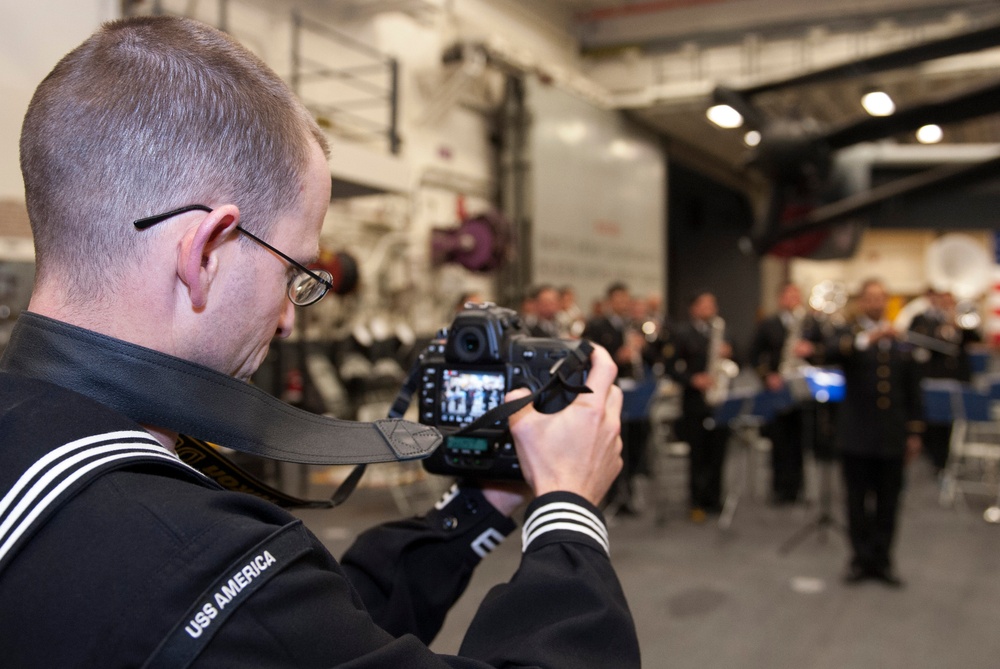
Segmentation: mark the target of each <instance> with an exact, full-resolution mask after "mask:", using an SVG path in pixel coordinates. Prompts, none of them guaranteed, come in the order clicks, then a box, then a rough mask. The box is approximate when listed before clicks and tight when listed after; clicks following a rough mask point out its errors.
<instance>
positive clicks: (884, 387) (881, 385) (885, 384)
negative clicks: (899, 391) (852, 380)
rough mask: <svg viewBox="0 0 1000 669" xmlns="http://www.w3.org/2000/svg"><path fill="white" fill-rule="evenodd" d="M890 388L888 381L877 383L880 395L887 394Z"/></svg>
mask: <svg viewBox="0 0 1000 669" xmlns="http://www.w3.org/2000/svg"><path fill="white" fill-rule="evenodd" d="M890 388H892V384H891V383H889V382H888V381H879V382H878V391H879V392H880V393H887V392H889V389H890Z"/></svg>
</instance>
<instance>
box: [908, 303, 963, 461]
mask: <svg viewBox="0 0 1000 669" xmlns="http://www.w3.org/2000/svg"><path fill="white" fill-rule="evenodd" d="M927 299H928V301H929V302H930V306H929V307H928V308H927V309H926V310H925V311H923V312H921V313H919V314H917V315H916V316H914V318H913V320H912V321H910V332H913V333H916V334H918V335H922V336H923V337H927V338H929V339H933V340H936V341H938V342H940V343H941V344H942V345H943V346H942V347H941V348H934V347H930V346H928V347H921V346H920V343H921V342H920V341H915V342H914V344H915V346H916V347H917V348H916V349H915V350H914V354H913V355H914V358H916V359H917V361H918V362H919V363H920V372H921V377H922V378H925V379H955V380H956V381H962V382H964V383H968V382H969V380H970V379H971V378H972V364H971V362H970V360H969V351H968V346H969V344H971V343H973V342H978V341H980V336H979V333H978V332H976V330H975V329H974V328H971V327H962V325H963V324H962V323H960V322H959V321H958V319H957V318H956V314H955V297H954V296H953V295H952V294H951V293H948V292H944V293H939V292H937V291H934V290H930V291H928V292H927ZM928 341H929V340H928ZM948 346H953V347H954V351H953V352H945V347H948ZM951 427H952V424H951V423H929V424H928V425H927V431H926V432H925V433H924V449H925V452H926V454H927V456H928V458H929V459H930V461H931V463H932V464H933V465H934V467H935V469H937V470H938V471H939V472H940V471H941V470H943V469H944V467H945V465H946V464H948V451H949V444H950V442H951Z"/></svg>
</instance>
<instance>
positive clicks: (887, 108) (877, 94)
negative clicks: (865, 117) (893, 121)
mask: <svg viewBox="0 0 1000 669" xmlns="http://www.w3.org/2000/svg"><path fill="white" fill-rule="evenodd" d="M861 106H862V107H864V108H865V111H866V112H868V113H869V114H871V115H872V116H891V115H892V114H893V113H894V112H895V111H896V103H895V102H893V101H892V98H891V97H889V94H888V93H886V92H885V91H870V92H868V93H865V94H864V96H863V97H862V98H861Z"/></svg>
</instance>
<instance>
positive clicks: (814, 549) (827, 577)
mask: <svg viewBox="0 0 1000 669" xmlns="http://www.w3.org/2000/svg"><path fill="white" fill-rule="evenodd" d="M736 455H737V457H733V458H731V471H730V482H731V485H730V489H731V490H736V489H738V488H739V487H740V484H742V483H744V482H745V481H747V480H748V479H747V478H745V477H744V475H743V474H744V470H742V466H743V465H744V464H745V461H744V460H743V459H742V458H741V457H739V454H738V453H737V454H736ZM670 468H673V470H671V469H670ZM756 472H757V476H755V477H753V479H752V480H753V482H754V483H755V484H756V489H757V490H758V491H760V490H762V489H763V488H764V485H763V483H764V482H765V480H764V479H765V477H766V471H764V467H763V466H762V463H758V466H757V467H756ZM809 472H810V493H809V497H810V498H811V500H812V503H811V504H810V505H802V506H797V507H790V508H774V507H771V506H769V505H767V504H766V503H764V502H763V501H760V500H758V499H755V497H759V496H760V495H755V496H751V495H750V494H744V495H743V496H742V497H741V498H740V503H739V505H738V506H737V507H736V514H735V516H734V518H733V522H732V525H731V526H730V528H729V529H728V530H721V529H720V528H719V527H718V526H717V525H715V524H705V525H695V524H692V523H690V522H688V521H687V520H686V519H685V517H684V513H683V500H682V497H683V493H682V486H683V461H682V460H680V459H677V462H675V463H672V464H668V469H667V472H666V473H667V474H668V476H667V477H665V480H666V481H667V489H666V490H663V489H659V490H648V491H647V493H648V495H647V496H648V497H649V498H650V499H655V498H658V499H659V508H660V509H661V510H662V511H663V513H662V514H657V513H654V512H653V511H654V509H648V510H647V511H646V512H645V513H644V514H643V515H641V516H640V517H638V518H615V519H613V520H612V528H611V534H612V552H613V555H612V559H613V561H614V563H615V565H616V568H617V570H618V573H619V575H620V578H621V580H622V584H623V587H624V589H625V591H626V594H627V596H628V599H629V603H630V605H631V607H632V612H633V615H634V617H635V620H636V624H637V627H638V632H639V639H640V643H641V645H642V652H643V666H644V667H647V668H649V669H656V668H660V667H663V668H666V667H670V668H671V669H686V668H689V667H690V668H697V669H704V668H706V667H711V668H713V669H719V668H725V667H740V668H746V669H753V668H757V667H760V668H761V669H763V668H767V669H782V668H785V667H788V668H792V667H812V668H816V669H827V668H829V669H833V668H843V667H850V668H853V667H859V668H867V667H873V668H879V669H882V668H885V669H893V668H896V667H899V668H904V667H905V668H907V669H921V668H928V669H929V668H932V667H934V668H938V667H962V668H963V669H975V668H979V667H997V666H1000V635H998V629H1000V612H998V610H1000V578H998V572H1000V525H990V524H988V523H986V522H984V521H983V519H982V509H983V508H985V506H986V503H985V501H982V500H976V499H975V498H970V499H969V504H968V505H967V507H965V508H942V507H941V506H940V505H939V504H938V486H937V481H936V480H935V478H934V476H933V475H932V473H931V471H930V469H929V467H927V466H926V465H925V464H924V463H922V462H917V463H914V464H913V465H912V466H911V467H910V471H909V479H908V490H907V492H906V496H905V500H904V510H903V515H902V519H901V530H900V534H899V540H898V545H897V550H896V555H897V562H898V568H899V572H900V574H901V575H902V576H903V577H904V578H905V580H906V582H907V587H906V588H905V589H903V590H901V591H894V590H889V589H887V588H885V587H883V586H880V585H878V584H876V583H865V584H861V585H858V586H846V585H844V584H842V583H841V581H840V575H841V573H842V572H843V568H844V565H845V562H846V559H847V548H846V543H845V538H844V536H843V534H842V532H841V531H840V530H839V528H838V527H837V526H835V525H829V526H824V527H823V528H820V529H816V528H815V526H814V525H813V524H812V523H813V521H815V519H817V518H818V517H819V506H818V504H817V503H816V500H817V498H818V490H817V487H818V485H817V481H818V480H819V479H820V477H819V476H818V475H817V473H816V470H815V468H814V465H810V468H809ZM661 473H662V471H661ZM836 483H837V482H836V481H834V485H833V497H834V504H833V506H832V509H833V515H834V517H835V518H836V519H839V518H841V517H842V513H841V509H840V494H839V490H838V488H839V485H836ZM664 492H666V493H667V494H665V495H664V494H662V493H664ZM656 493H661V494H656ZM301 515H302V517H303V518H305V519H306V522H307V523H308V524H309V525H310V527H312V528H313V530H314V531H316V532H317V533H318V534H319V535H320V536H321V537H323V538H324V540H325V541H327V543H328V544H329V546H330V548H331V550H332V551H333V552H334V554H335V555H339V554H340V553H342V552H343V550H344V548H345V547H346V546H347V545H348V544H349V542H350V540H351V538H352V537H353V536H354V535H355V533H356V532H357V531H358V530H359V529H361V528H362V527H365V526H368V525H370V524H372V523H374V522H377V521H380V520H382V519H391V518H394V517H397V516H398V511H397V509H396V505H395V504H394V503H393V500H392V498H391V496H390V495H389V493H388V492H386V491H384V490H382V491H378V490H362V491H359V493H358V494H357V495H356V498H355V499H352V500H351V502H349V503H348V505H347V506H346V507H345V508H343V509H341V510H334V511H321V512H312V511H310V512H304V513H302V514H301ZM657 516H660V517H659V518H658V517H657ZM803 528H806V529H805V531H804V533H803V534H800V535H798V536H799V537H800V538H801V541H799V542H798V543H796V544H794V545H792V546H791V550H789V551H787V552H786V553H784V554H782V553H781V552H780V551H779V549H780V548H781V547H782V546H785V547H786V548H787V547H789V541H790V540H792V539H793V537H795V536H796V533H797V532H799V531H800V530H802V529H803ZM515 537H516V535H515V536H512V537H511V539H510V540H508V541H507V542H506V543H505V544H504V545H502V546H501V547H500V548H499V549H498V550H497V551H496V552H495V553H494V554H493V555H491V556H490V558H489V559H488V560H487V561H485V562H484V564H483V565H482V566H481V567H480V569H479V571H478V572H477V574H476V576H475V578H474V579H473V582H472V583H471V584H470V586H469V590H468V591H467V593H466V594H465V596H464V597H463V598H462V600H460V601H459V603H458V604H457V605H456V607H455V608H454V610H453V611H452V613H451V615H450V616H449V619H448V621H447V622H446V624H445V628H444V629H443V630H442V632H441V634H440V635H439V637H438V639H437V640H436V641H435V643H434V646H433V647H434V648H435V649H436V650H438V651H439V652H455V651H456V650H457V649H458V645H459V644H460V642H461V638H462V634H463V631H464V628H465V626H466V625H467V623H468V621H469V619H470V617H471V615H472V613H473V612H474V610H475V607H476V604H477V603H478V601H479V600H480V599H481V598H482V596H483V594H484V593H485V592H486V591H487V590H488V589H489V587H491V586H492V585H493V584H494V583H497V582H499V581H503V580H506V579H508V578H509V577H510V575H511V574H512V573H513V571H514V570H515V569H516V568H517V563H518V555H519V545H518V539H516V538H515Z"/></svg>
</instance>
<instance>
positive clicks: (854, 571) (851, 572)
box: [844, 564, 872, 585]
mask: <svg viewBox="0 0 1000 669" xmlns="http://www.w3.org/2000/svg"><path fill="white" fill-rule="evenodd" d="M869 578H872V572H871V571H869V570H868V569H865V568H864V567H863V566H861V565H859V564H852V565H850V566H848V567H847V572H846V573H845V574H844V583H846V584H847V585H856V584H858V583H861V582H862V581H866V580H868V579H869Z"/></svg>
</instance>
